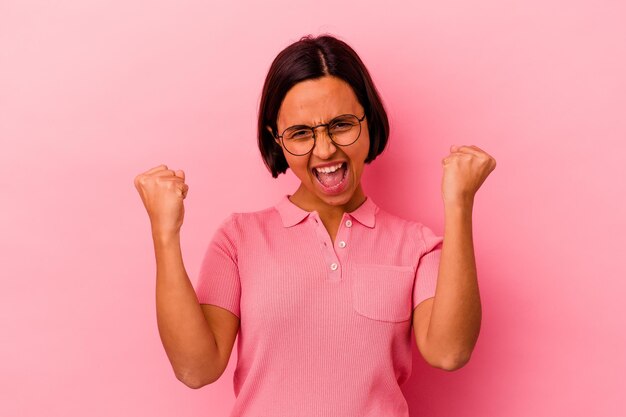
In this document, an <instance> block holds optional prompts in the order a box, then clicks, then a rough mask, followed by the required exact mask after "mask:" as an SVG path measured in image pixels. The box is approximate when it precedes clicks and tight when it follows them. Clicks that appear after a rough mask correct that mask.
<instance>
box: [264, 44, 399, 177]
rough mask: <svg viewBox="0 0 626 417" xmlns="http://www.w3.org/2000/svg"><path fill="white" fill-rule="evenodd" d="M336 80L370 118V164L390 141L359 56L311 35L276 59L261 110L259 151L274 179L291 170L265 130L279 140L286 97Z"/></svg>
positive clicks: (382, 111) (383, 113) (384, 117)
mask: <svg viewBox="0 0 626 417" xmlns="http://www.w3.org/2000/svg"><path fill="white" fill-rule="evenodd" d="M327 75H332V76H335V77H338V78H340V79H342V80H343V81H345V82H347V83H348V84H350V86H351V87H352V89H353V90H354V93H355V95H356V97H357V99H358V101H359V103H360V104H361V106H363V108H364V109H365V114H366V115H367V125H368V127H369V136H370V149H369V153H368V155H367V158H366V159H365V163H367V164H369V163H370V162H372V161H373V160H374V159H376V157H377V156H378V155H380V154H381V153H382V151H383V150H384V149H385V146H386V144H387V139H388V137H389V120H388V119H387V112H386V111H385V108H384V106H383V102H382V99H381V98H380V96H379V94H378V91H377V90H376V87H375V86H374V82H373V81H372V78H371V77H370V74H369V72H368V71H367V68H366V67H365V65H364V64H363V61H361V58H359V56H358V55H357V53H356V52H355V51H354V50H353V49H352V48H351V47H350V46H349V45H348V44H347V43H345V42H344V41H342V40H340V39H337V38H336V37H334V36H332V35H329V34H323V35H319V36H317V37H314V36H312V35H306V36H303V37H302V38H300V40H299V41H297V42H294V43H292V44H291V45H289V46H288V47H286V48H285V49H283V50H282V51H281V52H280V53H279V54H278V55H277V56H276V58H275V59H274V62H272V65H271V66H270V69H269V71H268V74H267V77H266V78H265V83H264V85H263V93H262V94H261V102H260V106H259V121H258V123H259V124H258V145H259V149H260V151H261V155H262V156H263V161H264V163H265V166H267V168H268V169H269V170H270V171H271V173H272V177H273V178H277V177H278V175H279V174H281V173H285V171H286V170H287V168H289V165H288V164H287V160H286V159H285V156H284V154H283V152H282V148H281V147H280V145H278V144H277V143H276V142H275V138H274V137H273V136H272V133H270V132H269V131H268V130H267V128H266V126H269V127H270V128H271V129H272V132H273V134H274V135H277V134H278V133H277V132H276V131H277V126H276V119H277V117H278V111H279V109H280V106H281V104H282V102H283V99H284V98H285V95H287V92H288V91H289V90H290V89H291V88H292V87H293V86H294V85H296V84H297V83H299V82H301V81H305V80H309V79H315V78H320V77H323V76H327Z"/></svg>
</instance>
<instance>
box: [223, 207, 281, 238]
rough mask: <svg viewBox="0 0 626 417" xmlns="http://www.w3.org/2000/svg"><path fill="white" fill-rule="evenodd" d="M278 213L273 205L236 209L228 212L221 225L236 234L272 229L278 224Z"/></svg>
mask: <svg viewBox="0 0 626 417" xmlns="http://www.w3.org/2000/svg"><path fill="white" fill-rule="evenodd" d="M280 223H281V221H280V215H279V213H278V211H277V210H276V208H275V207H273V206H272V207H267V208H264V209H261V210H255V211H237V212H232V213H231V214H229V215H228V216H227V217H226V218H225V219H224V220H223V222H222V225H223V226H225V227H227V228H228V229H230V231H231V232H234V233H237V234H238V235H243V234H249V233H257V232H258V231H259V229H273V228H276V227H278V226H279V225H280Z"/></svg>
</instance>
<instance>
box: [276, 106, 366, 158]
mask: <svg viewBox="0 0 626 417" xmlns="http://www.w3.org/2000/svg"><path fill="white" fill-rule="evenodd" d="M343 116H354V117H356V119H357V120H358V121H359V134H358V135H357V137H356V139H354V141H352V143H348V144H347V145H341V144H339V143H337V142H335V141H334V140H333V136H332V135H331V134H330V125H331V124H332V123H333V122H334V121H335V120H336V119H339V118H340V117H343ZM363 120H365V113H364V114H363V117H360V118H359V116H357V115H356V114H350V113H346V114H340V115H339V116H336V117H333V119H332V120H331V121H330V122H328V123H322V124H319V125H317V126H313V127H311V126H307V125H294V126H289V127H288V128H286V129H285V130H283V134H282V135H274V137H275V138H276V139H280V143H281V144H282V145H283V149H284V150H286V151H287V152H289V153H290V154H292V155H294V156H304V155H307V154H309V153H311V152H312V151H313V149H315V144H316V143H317V142H316V141H317V136H316V135H315V129H317V128H318V127H321V126H324V127H325V128H326V136H328V138H329V139H330V141H331V142H332V143H334V144H335V145H337V146H350V145H352V144H354V143H355V142H356V141H357V140H359V138H360V137H361V130H362V126H361V122H362V121H363ZM294 127H297V128H301V129H309V130H311V133H312V134H313V146H312V147H311V150H309V151H308V152H306V153H293V152H291V151H290V150H289V149H287V147H286V146H285V142H284V141H283V136H284V135H285V132H286V131H287V130H289V129H292V128H294Z"/></svg>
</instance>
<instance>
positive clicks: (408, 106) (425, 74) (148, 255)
mask: <svg viewBox="0 0 626 417" xmlns="http://www.w3.org/2000/svg"><path fill="white" fill-rule="evenodd" d="M222 3H223V4H222ZM624 21H626V6H625V5H624V2H621V1H591V0H589V1H586V2H583V1H564V0H563V1H556V0H547V1H546V0H530V1H529V0H524V1H522V0H519V1H506V2H503V1H496V0H492V1H479V2H476V1H459V0H456V1H432V2H419V3H416V2H411V3H409V2H406V3H394V4H393V5H392V4H391V3H389V2H363V1H345V2H335V1H317V2H315V3H314V4H310V5H306V4H300V3H299V2H293V1H264V2H251V1H250V2H247V4H242V3H241V2H232V4H226V2H220V4H219V5H218V4H217V2H202V1H173V0H171V1H144V2H141V1H136V0H133V1H128V0H125V1H84V0H80V1H79V0H68V1H55V2H44V1H41V2H35V1H25V0H19V1H18V0H14V1H9V2H3V3H2V5H1V6H0V60H1V61H0V74H1V76H0V141H1V148H0V170H1V172H0V181H1V192H2V196H3V198H2V205H1V210H2V212H1V216H0V230H1V238H0V244H1V247H0V261H1V270H0V273H1V275H2V279H1V281H0V282H1V288H0V329H1V330H0V331H1V339H0V357H1V358H2V366H1V371H0V393H1V394H0V396H1V397H2V398H1V399H0V415H2V416H39V415H45V416H139V415H150V416H153V417H159V416H227V415H228V412H229V410H230V407H231V404H232V401H233V398H234V397H233V392H232V371H233V369H234V364H235V362H236V351H234V352H233V356H232V357H231V361H230V364H229V368H228V369H227V371H226V373H225V374H224V375H223V377H222V378H221V379H220V380H219V381H218V382H216V383H215V384H213V385H209V386H206V387H204V388H202V389H200V390H192V389H190V388H187V387H186V386H184V385H183V384H182V383H181V382H179V381H178V380H177V379H176V378H175V376H174V374H173V371H172V369H171V367H170V364H169V362H168V360H167V357H166V355H165V351H164V349H163V347H162V345H161V342H160V339H159V335H158V330H157V325H156V312H155V300H154V291H155V262H154V252H153V248H152V241H151V236H150V230H149V222H148V217H147V214H146V212H145V210H144V208H143V206H142V204H141V201H140V199H139V196H138V194H137V192H136V190H135V189H134V186H133V178H134V176H135V175H136V174H138V173H140V172H142V171H145V170H147V169H148V168H151V167H153V166H155V165H158V164H161V163H165V164H168V166H169V167H170V168H174V169H184V170H185V173H186V174H187V183H188V184H189V185H190V190H189V195H188V197H187V199H186V200H185V204H186V215H185V216H186V217H185V224H184V226H183V229H182V244H183V255H184V261H185V265H186V269H187V272H188V274H189V276H190V277H191V279H192V281H195V279H196V276H197V272H198V269H199V266H200V261H201V257H202V254H203V253H204V250H205V248H206V245H207V244H208V241H209V239H210V237H211V234H212V233H213V231H214V229H215V227H216V226H217V224H218V223H219V222H220V221H221V220H222V219H223V218H224V217H225V216H226V215H228V214H229V213H230V212H232V211H251V210H258V209H262V208H265V207H268V206H270V205H273V204H274V203H275V202H276V201H277V200H278V198H279V197H280V196H282V195H283V194H286V193H291V192H293V191H295V189H296V186H297V181H296V179H295V177H294V176H293V174H292V173H291V172H290V171H289V172H288V175H286V176H281V177H280V178H279V179H277V180H273V179H272V178H271V176H270V174H269V172H268V171H266V169H265V167H264V166H263V164H262V161H261V158H260V155H259V152H258V150H257V148H256V131H255V125H256V112H257V108H258V103H259V98H260V92H261V87H262V83H263V80H264V77H265V75H266V73H267V70H268V68H269V65H270V63H271V61H272V60H273V59H274V57H275V56H276V54H277V53H278V52H279V51H280V50H281V49H283V48H284V47H286V46H287V45H288V44H290V43H291V42H294V41H296V40H297V39H299V37H300V36H302V35H304V34H307V33H313V34H319V33H323V32H330V33H332V34H334V35H336V36H338V37H340V38H341V39H343V40H345V41H346V42H348V43H349V44H350V45H351V46H352V47H354V48H355V50H356V51H357V52H358V53H359V54H360V56H361V57H362V59H363V60H364V62H365V63H366V65H367V66H368V68H369V70H370V71H371V73H372V76H373V78H374V81H375V83H376V85H377V87H378V88H379V90H380V92H381V94H382V96H383V99H384V102H385V104H386V106H387V109H388V112H389V117H390V123H391V129H392V134H391V138H390V146H389V148H388V149H387V150H386V152H385V153H384V154H383V155H382V156H381V157H379V159H378V160H376V161H375V162H374V163H373V164H372V165H370V166H368V167H366V170H365V173H364V177H363V179H362V181H363V184H364V189H365V191H366V193H367V194H368V195H370V196H372V198H373V199H375V201H376V202H377V203H379V205H381V206H382V207H384V208H385V209H387V210H389V211H391V212H395V213H397V214H399V215H402V216H405V217H407V218H412V219H417V220H420V221H422V222H423V223H425V224H426V225H428V226H430V227H432V229H433V230H435V231H436V232H438V233H442V232H443V220H444V219H443V204H442V201H441V191H440V187H441V174H442V168H441V159H442V158H443V157H445V156H446V155H447V153H448V150H449V146H450V145H451V144H474V145H477V146H479V147H481V148H482V149H484V150H486V151H487V152H488V153H490V154H491V155H493V156H494V158H496V160H497V163H498V166H497V168H496V170H495V171H494V172H493V173H492V174H491V176H490V177H489V178H488V179H487V181H486V182H485V183H484V185H483V187H482V188H481V189H480V190H479V192H478V195H477V197H476V203H475V208H474V217H473V219H474V243H475V247H476V256H477V265H478V272H479V283H480V287H481V294H482V301H483V324H482V330H481V335H480V339H479V341H478V344H477V346H476V349H475V351H474V355H473V356H472V359H471V361H470V363H469V364H468V365H466V366H465V367H464V368H462V369H460V370H458V371H456V372H452V373H449V372H445V371H442V370H438V369H434V368H429V367H428V366H427V365H426V364H425V362H424V361H423V360H422V359H421V357H420V356H419V354H418V352H417V350H416V348H415V351H414V370H413V375H412V378H411V380H410V382H409V383H408V384H406V385H405V386H404V387H403V391H404V392H405V394H406V396H407V398H408V401H409V404H410V407H411V412H412V415H413V416H430V417H433V416H455V417H461V416H477V417H478V416H481V417H484V416H507V417H516V416H520V417H521V416H524V417H527V416H535V417H542V416H546V417H547V416H568V417H573V416H618V415H622V416H623V415H624V413H625V412H626V411H625V407H624V405H623V402H622V400H620V399H618V394H623V391H624V386H625V381H624V375H625V371H626V360H625V359H624V358H625V356H624V352H626V337H625V332H624V329H625V328H626V319H625V316H626V315H625V314H624V313H625V311H624V307H623V306H622V305H621V304H620V303H622V302H623V301H624V293H625V290H626V285H625V284H624V282H625V281H626V267H625V262H624V259H625V256H624V254H623V253H622V252H623V251H624V249H626V238H625V235H626V221H625V216H624V213H626V204H625V203H626V201H625V200H626V185H625V184H626V181H625V178H626V172H625V171H626V169H625V168H624V167H625V165H626V159H625V156H624V155H625V153H626V145H625V143H626V121H625V120H626V118H625V113H626V81H625V74H626V42H625V40H626V25H624ZM346 383H350V381H346Z"/></svg>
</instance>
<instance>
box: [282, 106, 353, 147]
mask: <svg viewBox="0 0 626 417" xmlns="http://www.w3.org/2000/svg"><path fill="white" fill-rule="evenodd" d="M363 119H365V114H364V115H363V117H361V118H358V117H357V116H355V115H354V114H342V115H340V116H337V117H335V118H334V119H333V120H331V121H330V122H328V123H323V124H320V125H317V126H313V127H310V126H306V125H296V126H291V127H288V128H287V129H285V130H284V131H283V134H282V135H278V136H275V137H276V138H277V139H280V140H281V143H282V144H283V147H284V148H285V149H286V150H287V152H289V153H290V154H292V155H295V156H302V155H306V154H308V153H309V152H311V151H312V150H313V148H314V147H315V140H316V139H317V138H316V136H315V129H317V128H318V127H320V126H324V127H326V133H327V134H328V137H329V138H330V140H331V141H332V142H333V143H334V144H335V145H338V146H348V145H352V144H353V143H354V142H356V141H357V139H358V138H359V136H361V122H362V121H363Z"/></svg>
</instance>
